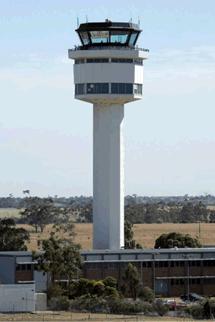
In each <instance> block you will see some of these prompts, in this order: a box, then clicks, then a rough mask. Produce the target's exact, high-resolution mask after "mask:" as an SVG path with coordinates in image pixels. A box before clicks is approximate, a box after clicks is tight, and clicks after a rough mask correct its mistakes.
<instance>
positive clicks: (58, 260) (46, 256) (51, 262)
mask: <svg viewBox="0 0 215 322" xmlns="http://www.w3.org/2000/svg"><path fill="white" fill-rule="evenodd" d="M42 248H43V252H42V253H40V254H39V255H37V257H36V259H37V261H38V263H39V266H40V268H41V269H43V270H45V271H46V272H49V273H50V276H51V282H52V284H54V283H55V282H56V280H59V279H62V278H63V279H66V280H68V287H69V286H70V283H71V281H72V280H73V279H74V278H77V277H78V275H79V271H80V267H81V256H80V246H79V245H77V244H75V243H73V241H72V240H68V239H61V238H59V237H57V236H56V235H55V234H54V233H52V234H51V236H50V238H49V239H47V240H43V242H42Z"/></svg>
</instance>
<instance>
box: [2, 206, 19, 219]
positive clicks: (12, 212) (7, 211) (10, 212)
mask: <svg viewBox="0 0 215 322" xmlns="http://www.w3.org/2000/svg"><path fill="white" fill-rule="evenodd" d="M19 213H20V209H17V208H0V218H5V217H7V218H9V217H16V218H19V217H20V214H19Z"/></svg>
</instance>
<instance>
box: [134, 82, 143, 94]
mask: <svg viewBox="0 0 215 322" xmlns="http://www.w3.org/2000/svg"><path fill="white" fill-rule="evenodd" d="M134 94H138V95H142V84H134Z"/></svg>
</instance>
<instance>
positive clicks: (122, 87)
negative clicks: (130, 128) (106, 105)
mask: <svg viewBox="0 0 215 322" xmlns="http://www.w3.org/2000/svg"><path fill="white" fill-rule="evenodd" d="M111 93H112V94H133V84H130V83H111Z"/></svg>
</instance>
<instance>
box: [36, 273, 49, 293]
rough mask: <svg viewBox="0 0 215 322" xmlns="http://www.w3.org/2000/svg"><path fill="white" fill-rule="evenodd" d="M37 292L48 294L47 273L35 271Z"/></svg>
mask: <svg viewBox="0 0 215 322" xmlns="http://www.w3.org/2000/svg"><path fill="white" fill-rule="evenodd" d="M34 281H35V286H36V292H38V293H40V292H46V291H47V288H48V275H47V273H46V272H42V271H34Z"/></svg>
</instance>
